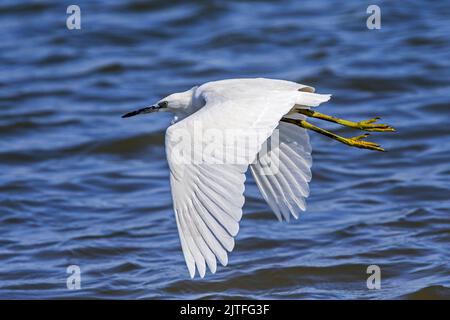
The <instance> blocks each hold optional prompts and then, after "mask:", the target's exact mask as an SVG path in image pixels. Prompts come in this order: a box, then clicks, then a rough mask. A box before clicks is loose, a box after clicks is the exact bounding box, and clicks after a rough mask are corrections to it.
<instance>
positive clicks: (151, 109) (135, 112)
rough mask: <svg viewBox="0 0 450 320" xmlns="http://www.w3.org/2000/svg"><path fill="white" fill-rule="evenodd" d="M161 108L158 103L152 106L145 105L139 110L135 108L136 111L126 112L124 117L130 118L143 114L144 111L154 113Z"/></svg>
mask: <svg viewBox="0 0 450 320" xmlns="http://www.w3.org/2000/svg"><path fill="white" fill-rule="evenodd" d="M159 108H160V106H158V105H156V106H150V107H145V108H142V109H139V110H135V111H131V112H128V113H125V114H124V115H123V116H122V118H129V117H132V116H136V115H138V114H143V113H152V112H156V111H158V109H159Z"/></svg>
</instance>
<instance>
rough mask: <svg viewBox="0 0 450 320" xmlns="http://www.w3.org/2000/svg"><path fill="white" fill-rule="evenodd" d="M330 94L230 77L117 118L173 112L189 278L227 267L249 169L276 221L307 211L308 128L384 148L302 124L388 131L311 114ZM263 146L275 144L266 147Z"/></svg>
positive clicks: (176, 197) (178, 210)
mask: <svg viewBox="0 0 450 320" xmlns="http://www.w3.org/2000/svg"><path fill="white" fill-rule="evenodd" d="M330 97H331V96H330V95H328V94H317V93H315V89H314V88H313V87H310V86H306V85H302V84H298V83H295V82H291V81H285V80H275V79H265V78H257V79H228V80H220V81H213V82H207V83H205V84H203V85H200V86H196V87H193V88H191V89H190V90H187V91H185V92H180V93H174V94H171V95H169V96H167V97H165V98H163V99H161V100H160V101H158V102H157V103H156V104H154V105H151V106H148V107H145V108H142V109H139V110H136V111H132V112H129V113H126V114H124V115H123V116H122V117H123V118H127V117H131V116H135V115H140V114H146V113H155V112H163V111H168V112H172V113H173V114H174V118H173V121H172V125H171V126H169V128H168V129H167V131H166V137H165V145H166V156H167V161H168V164H169V169H170V185H171V190H172V199H173V207H174V212H175V220H176V224H177V228H178V233H179V238H180V242H181V247H182V250H183V254H184V258H185V261H186V265H187V268H188V270H189V273H190V276H191V278H193V277H194V276H195V273H196V270H198V273H199V275H200V277H202V278H203V277H204V276H205V273H206V268H207V267H208V268H209V269H210V271H211V272H212V273H215V272H216V269H217V261H219V262H220V263H221V264H222V265H223V266H226V265H227V264H228V253H229V252H231V251H232V250H233V248H234V244H235V242H234V237H235V236H236V235H237V233H238V231H239V221H240V220H241V217H242V207H243V205H244V195H243V193H244V182H245V173H246V171H247V170H248V169H250V171H251V173H252V175H253V177H254V180H255V182H256V184H257V186H258V188H259V190H260V191H261V194H262V196H263V198H264V199H265V201H266V202H267V204H268V205H269V207H270V208H271V209H272V211H273V212H274V214H275V215H276V217H277V218H278V219H279V220H283V219H284V220H287V221H289V219H290V217H291V216H292V217H294V218H296V219H297V218H298V217H299V213H300V212H301V211H305V210H306V206H305V198H306V197H308V195H309V186H308V183H309V182H310V181H311V163H312V158H311V145H310V142H309V137H308V133H307V130H312V131H315V132H318V133H320V134H323V135H325V136H327V137H329V138H332V139H335V140H337V141H339V142H341V143H344V144H346V145H349V146H353V147H357V148H363V149H369V150H375V151H384V149H383V148H382V147H381V146H380V145H378V144H376V143H373V142H369V141H366V140H365V138H366V137H367V136H368V134H367V133H366V134H363V135H358V136H356V137H351V138H345V137H342V136H339V135H337V134H334V133H332V132H330V131H327V130H324V129H322V128H320V127H317V126H315V125H314V124H312V123H311V122H309V121H307V119H308V118H316V119H321V120H325V121H329V122H334V123H337V124H340V125H344V126H347V127H351V128H354V129H359V130H364V131H378V132H387V131H394V129H393V128H392V127H390V126H388V125H385V124H379V123H377V120H378V119H379V118H378V117H376V118H373V119H370V120H365V121H359V122H353V121H348V120H344V119H339V118H336V117H333V116H329V115H326V114H323V113H319V112H317V111H315V110H314V109H313V108H314V107H317V106H319V105H320V104H321V103H324V102H327V101H328V100H329V99H330ZM208 131H209V132H210V134H209V135H206V136H207V137H206V138H205V134H204V133H206V132H208ZM225 132H226V133H227V134H229V135H230V136H233V139H231V142H230V141H228V140H225V139H224V138H223V136H225V134H223V136H222V139H216V140H215V142H214V143H212V145H211V143H210V142H211V141H210V140H211V139H212V138H217V137H218V136H220V135H221V134H222V133H225ZM199 133H200V134H199ZM199 137H200V138H199ZM208 139H209V140H208ZM212 140H214V139H212ZM272 140H273V141H272ZM208 141H209V143H208ZM218 141H219V142H218ZM269 141H272V142H274V141H276V142H277V143H272V145H271V149H270V150H267V147H264V146H265V145H266V144H267V143H268V142H269ZM207 153H208V155H209V156H208V157H207V156H205V155H206V154H207ZM230 155H231V156H230ZM274 155H276V157H274ZM229 156H230V157H229ZM224 159H225V160H224ZM227 159H228V160H227ZM229 159H231V160H229ZM271 164H273V167H271V168H270V170H268V168H269V167H270V165H271Z"/></svg>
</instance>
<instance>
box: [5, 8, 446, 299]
mask: <svg viewBox="0 0 450 320" xmlns="http://www.w3.org/2000/svg"><path fill="white" fill-rule="evenodd" d="M75 2H76V3H77V4H78V5H79V6H80V7H81V16H82V25H81V27H82V29H81V30H72V31H69V30H68V29H67V28H66V17H67V15H66V8H67V6H68V5H69V4H72V2H70V3H69V2H67V1H33V2H27V1H25V2H22V1H13V0H8V1H6V0H4V1H2V2H1V3H0V22H1V24H0V26H1V33H0V297H1V298H74V297H76V298H81V297H83V298H181V299H184V298H274V299H288V298H294V299H299V298H308V299H330V298H338V299H343V298H356V299H363V298H375V299H384V298H450V266H449V264H450V263H449V258H450V254H449V245H450V218H449V213H450V209H449V208H450V200H449V199H450V197H449V195H450V182H449V181H450V179H449V178H450V168H449V163H450V143H449V138H450V127H449V124H448V121H449V115H450V112H449V108H450V105H449V101H450V81H449V67H450V59H449V58H450V36H449V29H450V22H449V18H448V17H449V15H450V5H449V4H448V2H446V1H426V2H425V1H408V4H406V2H402V1H376V3H377V4H378V5H379V6H380V7H381V13H382V21H381V23H382V28H381V30H368V29H367V28H366V18H367V16H368V15H367V14H366V8H367V6H368V5H369V4H372V1H371V2H367V3H366V2H364V1H356V0H355V1H345V2H344V1H339V2H338V1H336V2H335V1H323V2H321V1H311V2H306V1H301V2H300V1H279V2H277V4H274V3H272V2H269V1H236V2H234V1H208V2H206V1H199V2H194V1H146V2H144V1H139V2H138V1H125V0H122V1H75ZM261 76H262V77H271V78H282V79H288V80H293V81H298V82H301V83H305V84H309V85H312V86H315V87H316V89H317V91H319V92H322V93H331V94H333V99H332V100H331V101H330V102H329V103H327V104H326V105H322V106H321V107H320V110H321V111H323V112H325V113H331V114H334V115H336V116H340V117H344V118H350V119H355V120H359V119H365V118H368V117H371V116H375V115H378V116H382V117H383V120H384V121H385V122H388V123H390V124H392V125H393V126H395V127H396V128H397V132H396V133H394V134H382V133H381V134H375V135H373V136H372V137H371V138H372V140H374V141H377V142H380V143H381V144H382V145H383V146H385V147H386V148H387V149H388V150H389V151H388V152H387V153H375V152H370V151H366V150H359V149H352V148H348V147H345V146H343V145H341V144H339V143H337V142H335V141H331V140H329V139H327V138H325V137H323V136H319V135H317V134H310V136H311V140H312V144H313V157H314V166H313V180H312V183H311V196H310V198H309V199H308V209H307V211H306V213H305V214H304V215H303V216H301V217H300V219H299V221H293V222H291V223H289V224H287V223H280V222H278V221H277V220H276V219H275V216H274V215H273V214H272V213H271V212H270V210H269V208H268V207H267V205H266V204H265V203H264V201H263V200H262V198H261V196H260V194H259V191H258V190H257V189H256V187H255V185H254V183H253V180H252V178H251V177H248V179H247V184H246V196H247V200H246V203H245V207H244V216H243V220H242V222H241V229H240V233H239V235H238V236H237V241H236V248H235V251H234V252H233V253H232V254H231V255H230V261H229V266H227V267H226V268H223V267H219V268H218V271H217V273H216V274H215V275H211V274H208V275H207V276H206V277H205V278H204V279H202V280H201V279H195V280H190V279H189V275H188V272H187V269H186V267H185V264H184V260H183V256H182V253H181V248H180V244H179V241H178V234H177V230H176V225H175V219H174V215H173V213H172V202H171V196H170V187H169V182H168V168H167V164H166V160H165V154H164V138H163V134H164V130H165V128H166V127H167V126H168V125H169V124H170V115H168V114H158V115H152V116H147V117H136V118H130V119H126V120H124V119H121V118H120V115H121V114H122V113H124V112H126V111H129V110H132V109H135V108H137V107H141V106H144V105H147V104H149V103H153V102H155V101H157V100H159V99H160V98H161V97H163V96H165V95H167V94H169V93H172V92H175V91H182V90H186V89H188V88H190V87H192V86H194V85H197V84H201V83H203V82H206V81H209V80H216V79H222V78H236V77H261ZM321 125H323V127H325V128H329V129H334V130H335V131H336V132H337V133H340V134H343V135H352V134H354V135H356V133H355V132H352V130H347V129H343V128H338V127H336V126H333V125H329V124H327V123H321ZM72 264H75V265H78V266H80V268H81V272H82V279H81V286H82V289H81V290H76V291H70V290H67V289H66V277H67V273H66V268H67V266H68V265H72ZM371 264H376V265H378V266H380V268H381V272H382V280H381V285H382V288H381V289H380V290H368V289H367V287H366V279H367V276H368V275H367V274H366V269H367V266H369V265H371Z"/></svg>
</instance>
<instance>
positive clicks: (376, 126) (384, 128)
mask: <svg viewBox="0 0 450 320" xmlns="http://www.w3.org/2000/svg"><path fill="white" fill-rule="evenodd" d="M380 119H381V118H380V117H375V118H372V119H369V120H364V121H360V122H358V123H357V126H358V129H361V130H365V131H377V132H389V131H395V129H394V128H392V127H391V126H389V125H387V124H382V123H375V122H376V121H377V120H380Z"/></svg>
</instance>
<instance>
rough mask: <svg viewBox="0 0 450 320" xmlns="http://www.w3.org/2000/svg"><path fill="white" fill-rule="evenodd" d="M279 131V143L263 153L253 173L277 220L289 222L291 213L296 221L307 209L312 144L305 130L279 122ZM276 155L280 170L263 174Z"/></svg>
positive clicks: (255, 163)
mask: <svg viewBox="0 0 450 320" xmlns="http://www.w3.org/2000/svg"><path fill="white" fill-rule="evenodd" d="M278 130H279V131H278V136H277V139H278V144H277V145H275V146H273V144H272V146H273V149H271V150H269V151H268V152H267V153H265V152H264V153H262V152H260V153H259V154H258V157H257V159H256V161H255V162H254V163H253V164H251V165H250V170H251V172H252V174H253V177H254V179H255V182H256V184H257V186H258V188H259V190H260V191H261V194H262V195H263V197H264V199H265V200H266V202H267V204H268V205H269V206H270V208H271V209H272V211H273V212H274V213H275V215H276V217H277V218H278V220H280V221H281V220H282V219H283V218H284V219H285V220H287V221H289V219H290V215H291V214H292V216H294V218H296V219H297V218H298V217H299V214H300V211H305V210H306V203H305V198H307V197H308V195H309V185H308V183H309V182H310V181H311V165H312V157H311V145H310V143H309V136H308V133H307V132H306V130H305V129H303V128H299V127H297V126H294V125H292V124H289V123H285V122H280V124H279V125H278ZM269 139H272V137H271V138H269ZM273 153H275V154H276V156H277V157H278V159H279V161H278V163H277V164H278V170H277V171H276V172H275V173H274V174H270V175H268V174H265V173H264V167H265V165H266V164H267V163H268V162H269V161H270V159H271V157H272V156H273V155H272V154H273Z"/></svg>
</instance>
